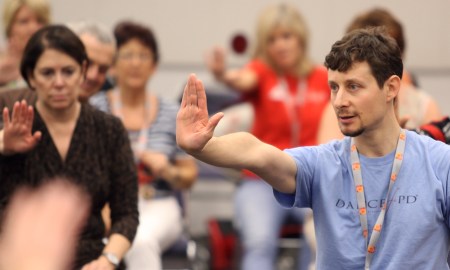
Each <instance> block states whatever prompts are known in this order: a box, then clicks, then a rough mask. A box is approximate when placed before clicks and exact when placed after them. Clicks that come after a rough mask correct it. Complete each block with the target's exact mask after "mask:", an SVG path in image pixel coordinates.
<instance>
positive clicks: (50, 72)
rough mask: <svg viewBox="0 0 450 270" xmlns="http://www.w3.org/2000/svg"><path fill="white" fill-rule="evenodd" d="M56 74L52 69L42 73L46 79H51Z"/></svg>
mask: <svg viewBox="0 0 450 270" xmlns="http://www.w3.org/2000/svg"><path fill="white" fill-rule="evenodd" d="M53 74H54V72H53V70H51V69H44V70H42V71H41V75H42V76H45V77H50V76H52V75H53Z"/></svg>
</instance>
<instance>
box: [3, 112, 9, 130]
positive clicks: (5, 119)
mask: <svg viewBox="0 0 450 270" xmlns="http://www.w3.org/2000/svg"><path fill="white" fill-rule="evenodd" d="M9 123H10V120H9V110H8V108H7V107H5V108H3V127H4V128H8V127H9Z"/></svg>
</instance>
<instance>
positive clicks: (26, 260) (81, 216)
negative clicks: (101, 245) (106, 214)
mask: <svg viewBox="0 0 450 270" xmlns="http://www.w3.org/2000/svg"><path fill="white" fill-rule="evenodd" d="M89 205H90V202H89V198H88V196H87V194H85V193H84V191H82V190H81V189H80V188H79V187H77V186H75V185H74V184H72V183H70V182H68V181H67V180H64V179H55V180H51V181H48V182H47V183H46V184H44V185H43V186H41V187H39V188H38V189H28V188H21V189H19V190H18V191H17V192H16V193H14V195H13V196H12V199H11V202H10V204H9V206H8V208H7V210H6V211H5V218H4V221H3V224H2V234H1V236H0V268H1V269H8V270H61V269H69V265H70V263H71V262H72V261H73V257H74V255H75V251H76V246H77V241H78V237H79V233H80V230H81V229H82V226H83V225H84V224H85V222H86V218H87V215H88V214H89Z"/></svg>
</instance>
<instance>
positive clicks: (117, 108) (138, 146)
mask: <svg viewBox="0 0 450 270" xmlns="http://www.w3.org/2000/svg"><path fill="white" fill-rule="evenodd" d="M111 91H112V93H111V96H110V101H111V109H112V113H113V115H115V116H117V117H119V118H120V119H122V121H123V113H122V101H121V99H120V91H119V89H117V88H115V89H113V90H111ZM151 103H152V102H151V96H150V95H146V98H145V103H144V111H145V113H144V124H143V126H142V128H141V129H140V130H139V136H138V138H137V140H136V141H135V142H131V148H132V150H133V154H134V158H135V159H136V160H138V157H139V156H140V154H141V153H142V152H143V151H145V150H146V149H147V141H148V129H149V128H150V125H151V123H152V121H153V118H154V115H153V113H152V112H153V110H150V107H151V106H150V104H151Z"/></svg>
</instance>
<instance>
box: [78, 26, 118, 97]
mask: <svg viewBox="0 0 450 270" xmlns="http://www.w3.org/2000/svg"><path fill="white" fill-rule="evenodd" d="M80 39H81V41H82V42H83V44H84V46H85V47H86V52H87V56H88V58H89V62H90V63H89V67H88V69H87V72H86V79H85V80H84V82H83V83H82V84H81V91H80V96H79V98H80V100H82V101H85V100H87V99H89V97H91V96H92V95H94V94H95V93H97V92H98V91H99V90H100V89H101V87H102V86H103V84H104V83H105V80H106V74H107V72H108V69H109V68H110V67H111V65H112V63H113V60H114V54H115V48H114V46H113V45H111V44H104V43H101V42H100V41H98V40H97V39H96V38H95V37H93V36H92V35H90V34H82V35H81V36H80Z"/></svg>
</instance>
